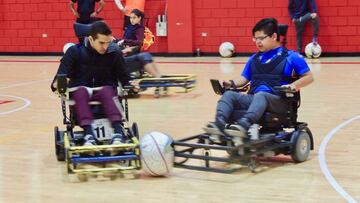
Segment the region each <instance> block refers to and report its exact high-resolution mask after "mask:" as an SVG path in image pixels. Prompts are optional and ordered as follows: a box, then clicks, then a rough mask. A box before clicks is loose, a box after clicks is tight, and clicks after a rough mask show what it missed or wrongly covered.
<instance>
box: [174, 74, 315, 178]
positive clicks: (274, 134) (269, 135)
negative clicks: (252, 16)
mask: <svg viewBox="0 0 360 203" xmlns="http://www.w3.org/2000/svg"><path fill="white" fill-rule="evenodd" d="M211 83H212V86H213V89H214V91H215V93H217V94H222V93H224V91H225V90H224V89H223V88H222V86H221V85H220V83H219V81H218V80H212V81H211ZM285 93H286V94H293V93H291V92H290V91H288V90H285ZM299 99H300V95H299ZM290 102H293V101H290ZM299 106H300V100H298V103H297V104H296V107H295V109H294V110H295V111H294V110H292V109H291V110H290V111H289V112H288V113H287V116H286V118H285V121H286V122H285V123H286V124H280V125H279V124H278V125H277V126H276V125H268V126H266V124H265V123H266V122H267V119H264V116H263V119H262V120H261V121H260V122H259V124H260V125H261V126H262V128H261V129H260V132H259V139H252V138H251V137H247V136H246V137H235V136H226V135H223V134H221V135H220V134H212V133H202V134H198V135H195V136H191V137H187V138H184V139H180V140H177V141H174V142H173V147H174V150H175V158H176V159H175V161H174V166H175V167H178V168H185V169H192V170H201V171H210V172H218V173H232V172H234V171H236V170H237V169H236V168H226V167H223V166H222V167H217V166H216V164H219V163H227V164H238V165H246V166H247V167H248V168H249V169H250V170H251V171H252V172H256V168H257V166H258V164H259V158H260V157H272V156H275V155H278V154H284V155H291V158H292V160H293V161H294V162H296V163H299V162H303V161H305V160H306V159H307V158H308V155H309V153H310V150H313V149H314V141H313V136H312V133H311V131H310V129H309V128H308V125H307V123H305V122H297V121H296V119H297V108H298V107H299ZM272 119H274V120H273V121H275V123H276V121H279V120H280V121H284V119H281V118H278V117H273V118H272ZM195 151H202V152H203V153H202V154H195ZM219 152H220V153H221V152H222V153H223V154H224V153H225V154H227V155H228V157H221V156H214V155H212V154H216V153H219ZM179 159H180V161H179ZM181 159H182V160H181ZM195 160H198V161H200V165H199V164H194V163H191V161H192V162H193V161H195Z"/></svg>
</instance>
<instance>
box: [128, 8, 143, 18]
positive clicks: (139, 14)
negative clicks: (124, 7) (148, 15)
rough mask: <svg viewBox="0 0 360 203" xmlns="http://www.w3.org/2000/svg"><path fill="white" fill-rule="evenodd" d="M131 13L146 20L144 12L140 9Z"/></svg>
mask: <svg viewBox="0 0 360 203" xmlns="http://www.w3.org/2000/svg"><path fill="white" fill-rule="evenodd" d="M131 13H133V14H135V15H136V16H137V17H141V20H142V19H144V12H142V11H140V10H139V9H136V8H135V9H133V10H132V11H131Z"/></svg>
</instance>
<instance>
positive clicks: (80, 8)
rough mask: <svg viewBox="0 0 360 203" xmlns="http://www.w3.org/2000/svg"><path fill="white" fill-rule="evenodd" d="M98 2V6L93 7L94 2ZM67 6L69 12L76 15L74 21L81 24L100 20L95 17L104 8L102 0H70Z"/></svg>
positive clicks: (80, 39)
mask: <svg viewBox="0 0 360 203" xmlns="http://www.w3.org/2000/svg"><path fill="white" fill-rule="evenodd" d="M96 2H98V3H99V7H98V8H97V9H95V3H96ZM75 3H77V9H75V6H74V5H75ZM69 7H70V10H71V12H72V13H73V14H74V16H75V17H76V22H77V23H81V24H91V23H93V22H95V21H99V20H102V18H99V17H97V16H98V15H99V13H100V12H101V11H102V10H103V9H104V7H105V2H104V0H70V2H69ZM83 41H84V38H83V37H80V38H79V42H80V43H83Z"/></svg>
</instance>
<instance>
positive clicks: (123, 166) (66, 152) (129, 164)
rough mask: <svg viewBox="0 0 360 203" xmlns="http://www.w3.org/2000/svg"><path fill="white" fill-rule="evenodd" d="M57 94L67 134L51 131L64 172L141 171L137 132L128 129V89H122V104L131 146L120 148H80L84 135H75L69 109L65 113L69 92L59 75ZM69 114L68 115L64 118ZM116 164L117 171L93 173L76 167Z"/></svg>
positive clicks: (134, 129)
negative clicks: (114, 153) (88, 154)
mask: <svg viewBox="0 0 360 203" xmlns="http://www.w3.org/2000/svg"><path fill="white" fill-rule="evenodd" d="M57 81H58V91H59V93H60V95H61V109H62V114H63V124H64V125H66V130H64V131H61V130H59V128H58V127H57V126H55V128H54V136H55V154H56V158H57V160H58V161H65V162H66V168H67V172H68V173H69V174H89V173H98V172H122V173H129V172H130V173H134V172H135V170H138V169H140V168H141V161H140V148H139V141H138V139H139V131H138V127H137V124H136V123H133V124H132V126H131V127H129V125H128V119H129V114H128V102H127V98H126V92H127V89H124V90H123V91H124V92H125V95H124V97H123V100H122V105H123V106H124V113H125V118H124V124H126V125H127V126H124V129H125V131H126V133H127V135H128V136H129V138H131V141H132V143H129V144H119V145H97V146H79V144H81V143H82V142H83V131H74V127H75V121H74V120H73V114H72V112H71V109H70V105H69V111H67V106H68V105H67V104H68V103H69V102H70V101H69V90H68V88H67V81H66V77H65V75H58V76H57ZM67 112H68V115H67ZM111 152H119V153H120V154H118V155H113V156H112V155H111ZM84 153H95V154H96V153H97V154H98V155H97V156H94V157H89V156H84ZM99 154H102V155H99ZM107 162H118V163H120V164H119V165H118V166H117V167H103V168H94V169H79V165H81V164H88V163H107Z"/></svg>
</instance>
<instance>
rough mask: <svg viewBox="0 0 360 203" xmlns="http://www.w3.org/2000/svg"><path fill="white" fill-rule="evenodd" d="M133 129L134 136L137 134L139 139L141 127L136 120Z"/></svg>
mask: <svg viewBox="0 0 360 203" xmlns="http://www.w3.org/2000/svg"><path fill="white" fill-rule="evenodd" d="M131 130H132V132H133V136H135V137H136V138H137V139H139V128H138V125H137V123H136V122H134V123H133V124H132V126H131Z"/></svg>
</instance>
